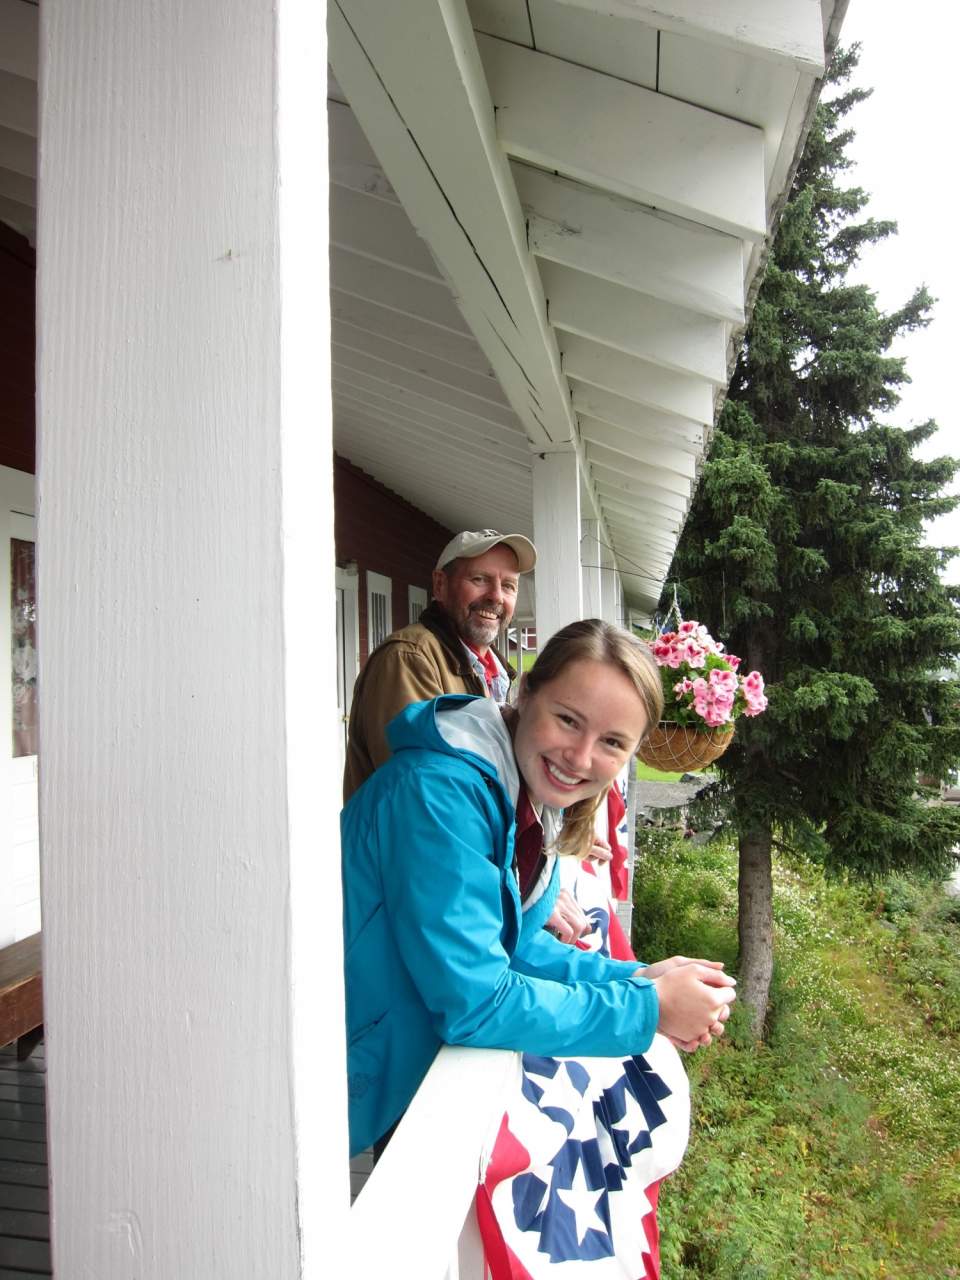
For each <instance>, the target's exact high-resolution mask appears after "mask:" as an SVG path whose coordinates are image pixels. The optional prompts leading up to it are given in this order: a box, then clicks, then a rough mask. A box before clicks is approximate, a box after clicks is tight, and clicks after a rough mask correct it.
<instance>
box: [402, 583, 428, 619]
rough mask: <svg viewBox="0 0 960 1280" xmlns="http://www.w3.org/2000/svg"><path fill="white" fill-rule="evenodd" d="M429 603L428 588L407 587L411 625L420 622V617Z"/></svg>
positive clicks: (408, 615) (408, 613) (408, 614)
mask: <svg viewBox="0 0 960 1280" xmlns="http://www.w3.org/2000/svg"><path fill="white" fill-rule="evenodd" d="M429 603H430V600H429V597H428V595H427V590H426V587H410V586H408V587H407V617H408V618H409V620H410V622H411V624H412V623H414V622H419V621H420V615H421V613H423V611H424V609H425V608H426V607H427V605H428V604H429Z"/></svg>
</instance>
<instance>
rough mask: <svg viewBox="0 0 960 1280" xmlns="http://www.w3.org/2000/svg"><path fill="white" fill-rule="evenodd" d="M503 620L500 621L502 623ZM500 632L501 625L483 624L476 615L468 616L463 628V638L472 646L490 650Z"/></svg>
mask: <svg viewBox="0 0 960 1280" xmlns="http://www.w3.org/2000/svg"><path fill="white" fill-rule="evenodd" d="M502 621H503V619H501V620H500V622H502ZM499 632H500V623H496V624H494V623H492V622H481V621H480V620H479V619H478V618H477V617H475V615H474V614H472V613H470V614H468V615H467V619H466V622H465V623H464V627H463V638H464V640H467V641H469V643H470V644H475V645H477V646H478V647H479V646H482V647H483V648H486V649H489V647H490V646H491V645H492V644H493V642H494V640H496V638H497V636H498V634H499Z"/></svg>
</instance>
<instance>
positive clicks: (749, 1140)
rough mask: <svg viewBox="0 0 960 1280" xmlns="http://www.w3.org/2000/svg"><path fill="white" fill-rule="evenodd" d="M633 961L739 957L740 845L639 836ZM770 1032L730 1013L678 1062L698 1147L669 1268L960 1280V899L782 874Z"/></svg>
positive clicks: (667, 1208)
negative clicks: (714, 1035) (724, 1027)
mask: <svg viewBox="0 0 960 1280" xmlns="http://www.w3.org/2000/svg"><path fill="white" fill-rule="evenodd" d="M645 839H646V841H647V843H648V847H647V849H646V852H645V854H644V856H643V859H642V861H640V862H639V863H638V874H637V890H636V905H637V911H636V920H637V924H636V930H635V945H636V949H637V953H638V955H642V956H644V957H645V958H648V959H652V958H655V957H656V956H661V955H670V954H672V953H674V952H681V953H685V954H687V955H709V956H713V957H716V958H720V959H724V960H725V961H726V962H727V965H728V967H729V968H732V967H733V964H734V961H735V955H736V854H735V851H734V850H733V849H732V848H731V847H729V846H724V845H719V844H713V845H708V846H706V847H705V848H691V847H690V846H689V843H688V844H686V845H685V844H684V842H683V841H682V840H679V839H678V838H676V837H675V836H674V835H673V834H672V833H670V832H663V831H658V832H656V833H654V834H651V835H648V836H647V837H645ZM775 912H776V942H775V946H776V952H777V957H778V959H777V973H776V978H775V989H774V999H773V1011H772V1018H771V1032H770V1035H769V1038H768V1043H767V1044H766V1045H764V1046H756V1045H753V1044H751V1043H750V1042H749V1039H748V1038H747V1037H746V1036H745V1035H744V1034H743V1030H742V1027H740V1026H738V1025H737V1019H736V1017H734V1018H732V1019H731V1024H730V1033H729V1035H728V1036H727V1037H725V1038H724V1040H723V1041H721V1042H720V1043H719V1044H717V1045H715V1046H711V1048H709V1049H707V1050H701V1051H700V1052H699V1053H698V1054H696V1055H695V1056H694V1057H692V1058H690V1059H688V1060H687V1065H688V1070H689V1074H690V1079H691V1086H692V1093H693V1125H692V1136H691V1143H690V1149H689V1151H688V1154H687V1158H686V1160H685V1162H684V1164H683V1166H682V1167H681V1170H680V1172H679V1173H678V1174H677V1175H675V1176H674V1177H673V1178H672V1179H671V1180H670V1182H669V1183H668V1184H667V1185H666V1186H665V1187H664V1190H663V1194H662V1198H661V1205H662V1214H661V1219H662V1226H663V1233H664V1235H663V1261H664V1269H663V1273H664V1280H692V1278H693V1277H698V1278H703V1280H706V1278H707V1277H709V1278H710V1280H734V1278H736V1280H787V1278H788V1277H790V1278H791V1280H793V1278H795V1277H821V1276H842V1277H851V1278H856V1280H861V1278H862V1280H886V1278H888V1277H896V1278H897V1280H921V1278H922V1280H932V1278H936V1280H939V1278H940V1277H957V1276H960V902H958V901H957V900H956V899H950V898H947V897H946V896H945V895H944V894H943V893H942V891H941V890H940V889H939V887H938V886H929V885H928V886H922V885H916V884H913V883H910V882H907V881H904V880H893V881H889V882H887V883H885V884H883V885H881V886H874V887H872V888H871V887H864V886H854V885H848V884H841V883H836V882H833V883H831V882H828V881H826V880H825V879H824V878H823V876H822V874H821V873H820V872H819V870H818V869H817V868H814V867H811V866H809V865H805V864H794V865H785V864H783V863H781V864H780V865H779V866H778V869H777V873H776V907H775Z"/></svg>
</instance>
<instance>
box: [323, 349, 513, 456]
mask: <svg viewBox="0 0 960 1280" xmlns="http://www.w3.org/2000/svg"><path fill="white" fill-rule="evenodd" d="M334 388H335V390H336V392H337V394H338V395H346V396H349V397H350V398H351V399H352V400H354V401H356V402H357V403H358V404H363V405H365V406H366V407H367V409H368V411H369V413H370V414H371V416H373V417H374V418H379V417H384V416H387V415H390V414H393V415H395V416H397V417H402V418H403V419H404V420H405V421H408V422H412V423H422V424H423V425H424V426H425V427H430V428H434V429H437V428H439V429H440V430H442V431H444V432H446V433H447V435H449V436H456V437H458V438H463V439H467V440H472V439H477V440H483V441H488V442H489V443H491V444H495V445H496V446H497V447H498V448H499V449H502V450H503V452H504V456H509V457H513V456H516V458H517V461H518V462H520V461H527V460H529V457H530V448H529V445H528V444H527V439H526V437H525V436H524V434H523V432H522V431H520V430H519V429H511V428H508V427H501V426H498V425H497V423H495V422H482V421H479V420H478V419H476V418H474V417H471V416H470V415H467V414H456V413H454V412H452V411H451V410H449V409H447V408H446V407H445V406H443V405H438V404H435V403H433V402H428V401H425V400H423V399H422V398H417V397H405V396H403V395H402V393H401V394H400V395H398V394H397V393H396V390H395V389H394V388H393V387H391V386H389V385H387V384H385V383H382V382H380V383H375V382H373V381H372V380H371V379H370V378H363V377H361V375H359V374H357V373H355V372H354V371H353V370H351V369H339V370H335V377H334ZM374 388H376V389H374ZM428 403H432V404H433V412H427V411H426V409H425V408H424V405H426V404H428Z"/></svg>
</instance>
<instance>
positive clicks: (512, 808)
mask: <svg viewBox="0 0 960 1280" xmlns="http://www.w3.org/2000/svg"><path fill="white" fill-rule="evenodd" d="M660 688H661V686H660V678H659V675H658V674H657V670H656V666H655V664H654V663H653V660H652V658H651V656H650V654H649V651H648V650H647V648H646V646H645V645H643V644H642V643H641V642H640V641H639V640H637V639H636V638H635V637H633V636H632V635H630V634H628V633H627V632H624V631H621V630H619V629H618V628H616V627H612V626H610V625H609V624H607V623H604V622H601V621H598V620H592V621H588V622H577V623H574V624H572V625H571V626H569V627H565V628H564V629H563V630H562V631H560V632H558V633H557V634H556V635H555V636H553V637H552V638H551V640H550V642H549V643H548V644H547V645H546V646H545V648H544V650H543V652H542V653H541V655H540V657H539V658H538V660H537V662H536V664H535V666H534V669H533V671H532V672H530V673H529V674H528V676H527V679H526V682H525V685H524V689H523V692H522V695H521V698H520V702H519V706H518V708H517V711H516V714H515V717H514V723H513V725H512V735H511V729H508V727H507V725H506V724H505V722H504V719H503V716H502V715H501V712H500V709H499V707H497V706H496V705H495V704H494V703H492V702H491V701H490V699H487V698H469V697H461V696H456V695H447V696H444V697H441V698H437V699H434V700H433V701H432V702H421V703H416V704H414V705H413V706H410V707H408V708H407V709H406V710H405V711H403V712H401V714H400V715H399V716H397V717H396V719H395V720H393V721H392V723H391V725H390V726H389V729H388V737H389V740H390V744H391V748H392V750H393V755H392V757H391V759H390V760H388V761H387V763H386V764H384V765H383V766H382V767H381V768H380V769H378V770H377V771H376V773H374V775H373V776H372V777H371V778H369V779H368V781H367V782H365V783H364V785H363V786H362V787H361V788H360V789H359V790H358V791H357V792H356V793H355V794H354V796H353V798H352V799H351V801H350V803H349V804H348V805H347V806H346V808H345V809H344V811H343V815H342V831H343V839H342V847H343V858H344V861H343V879H344V936H345V942H346V985H347V1022H348V1039H349V1047H348V1075H349V1082H350V1126H351V1146H352V1148H353V1150H354V1151H357V1150H362V1149H363V1148H364V1147H366V1146H368V1145H370V1144H371V1143H373V1142H374V1141H375V1140H376V1139H377V1138H379V1137H380V1136H381V1135H383V1134H384V1133H385V1132H387V1131H388V1130H389V1129H390V1127H391V1126H392V1125H393V1124H394V1123H395V1122H396V1121H397V1119H398V1117H399V1116H400V1115H401V1114H402V1113H403V1111H404V1110H405V1109H406V1107H407V1105H408V1104H409V1102H410V1100H411V1098H412V1097H413V1094H414V1093H415V1092H416V1089H417V1087H418V1085H419V1084H420V1081H421V1080H422V1079H423V1076H424V1075H425V1074H426V1071H427V1068H428V1067H429V1065H430V1062H431V1061H432V1059H433V1057H434V1055H435V1053H436V1051H437V1049H438V1048H439V1047H440V1045H441V1044H443V1043H447V1044H463V1045H473V1046H476V1047H478V1048H503V1049H515V1050H520V1051H523V1052H527V1053H533V1054H543V1055H556V1054H559V1055H594V1056H603V1057H619V1056H622V1055H632V1054H642V1053H645V1052H646V1051H647V1049H648V1048H649V1046H650V1044H651V1042H652V1040H653V1036H654V1033H655V1032H656V1031H657V1030H658V1029H659V1030H661V1031H662V1032H664V1034H666V1035H668V1036H670V1037H672V1038H674V1041H675V1042H676V1043H679V1044H681V1045H683V1046H684V1047H690V1048H695V1047H696V1046H697V1045H698V1044H706V1043H709V1040H710V1037H711V1036H712V1035H716V1034H719V1032H720V1031H721V1030H722V1021H723V1019H724V1018H725V1017H726V1012H727V1007H728V1005H729V1002H730V1001H731V1000H732V998H733V991H732V987H733V981H732V979H730V978H728V977H727V976H726V975H725V974H723V973H722V972H720V966H718V965H713V964H711V963H709V962H706V961H689V960H687V959H686V958H684V957H672V958H671V959H670V960H665V961H661V962H659V964H657V965H654V966H649V967H645V966H643V965H639V966H638V964H637V962H635V961H627V960H613V959H610V958H608V957H606V956H603V955H601V954H599V953H597V952H590V951H583V950H578V949H577V948H576V947H573V946H567V945H564V944H563V943H561V942H559V941H558V940H557V939H556V938H555V937H553V936H552V935H551V934H549V933H548V932H547V931H546V930H545V929H544V927H543V926H544V924H545V922H546V920H547V918H548V917H549V915H550V913H551V911H552V910H553V906H554V903H555V902H556V899H557V895H558V892H559V875H558V870H557V858H558V855H562V854H579V856H580V857H584V856H585V855H586V853H587V852H588V851H589V849H590V847H591V844H592V837H593V817H594V813H595V811H596V808H597V805H598V803H599V802H600V801H601V800H602V799H603V797H604V796H605V794H606V791H607V789H608V787H609V785H610V782H611V781H612V780H613V778H614V777H615V776H616V774H617V773H618V772H619V770H620V768H621V767H622V765H623V764H624V763H625V762H626V761H627V760H628V759H629V758H630V757H631V755H632V753H633V752H634V751H635V750H636V748H637V746H638V744H639V741H640V739H641V738H642V736H643V734H644V733H645V731H646V729H647V726H648V725H650V724H655V723H656V722H657V720H658V718H659V715H660V706H661V692H660ZM524 806H525V808H524ZM522 808H523V812H521V809H522ZM528 836H529V837H532V841H531V842H530V843H529V848H527V849H524V848H522V847H521V838H526V837H528Z"/></svg>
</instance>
